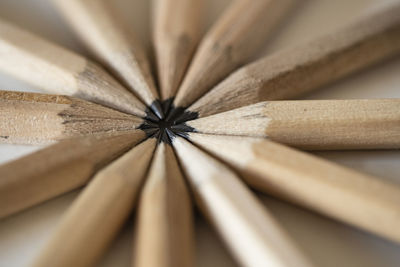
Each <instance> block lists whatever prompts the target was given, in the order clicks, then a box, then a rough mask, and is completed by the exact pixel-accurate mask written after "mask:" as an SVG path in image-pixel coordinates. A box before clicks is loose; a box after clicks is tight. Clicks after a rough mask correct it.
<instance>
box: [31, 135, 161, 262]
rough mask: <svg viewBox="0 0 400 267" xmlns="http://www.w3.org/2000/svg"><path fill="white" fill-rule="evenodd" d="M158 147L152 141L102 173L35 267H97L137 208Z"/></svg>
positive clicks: (80, 200)
mask: <svg viewBox="0 0 400 267" xmlns="http://www.w3.org/2000/svg"><path fill="white" fill-rule="evenodd" d="M155 144H156V140H155V139H148V140H146V141H145V142H143V143H141V144H140V145H138V146H136V147H135V148H133V149H132V150H130V151H129V152H127V153H126V154H125V155H123V156H122V157H121V158H119V159H118V160H116V161H115V162H113V163H112V164H110V165H109V166H107V167H106V168H105V169H104V170H102V171H100V172H99V173H98V174H97V175H96V176H95V177H94V178H93V180H92V181H91V182H90V183H89V185H88V187H87V188H85V190H84V192H83V193H82V194H81V195H80V196H79V197H78V199H77V200H76V201H75V202H74V203H73V204H72V206H71V207H70V208H69V210H68V211H67V213H66V214H65V215H64V217H63V218H62V219H61V222H60V224H59V225H58V227H57V228H56V229H55V231H54V233H53V235H52V236H51V238H50V240H49V241H48V242H47V243H46V244H45V246H44V248H43V249H42V250H41V252H40V253H39V256H38V257H37V258H36V259H35V261H34V264H33V266H38V267H42V266H54V267H64V266H65V267H70V266H93V265H94V264H95V263H96V262H97V260H98V259H99V258H100V257H101V255H102V253H103V252H104V250H106V249H107V247H108V245H109V244H110V243H111V241H112V240H113V239H114V237H115V235H116V234H117V233H118V230H119V229H120V228H121V227H122V225H123V223H124V221H125V220H126V219H127V217H128V215H129V214H130V212H131V211H132V209H133V207H134V206H135V204H136V199H137V194H138V192H139V189H140V187H141V184H142V182H143V179H144V177H145V174H146V170H147V168H148V165H149V163H150V160H151V156H152V154H153V150H154V147H155ZM133 163H135V167H132V164H133Z"/></svg>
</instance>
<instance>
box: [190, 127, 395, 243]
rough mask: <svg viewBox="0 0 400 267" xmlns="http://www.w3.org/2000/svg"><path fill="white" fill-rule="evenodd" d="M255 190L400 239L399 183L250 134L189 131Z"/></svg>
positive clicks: (385, 235)
mask: <svg viewBox="0 0 400 267" xmlns="http://www.w3.org/2000/svg"><path fill="white" fill-rule="evenodd" d="M190 140H191V141H193V142H195V143H196V144H198V145H200V146H201V147H203V148H204V149H206V150H208V151H209V152H211V153H212V154H214V155H217V156H218V157H220V158H221V159H223V160H224V161H226V162H227V163H228V164H230V165H231V166H233V167H234V168H235V169H236V170H237V171H238V172H240V174H241V175H242V176H243V178H244V179H245V181H246V182H247V183H248V184H250V185H251V186H252V187H254V188H255V189H258V190H260V191H262V192H266V193H269V194H272V195H274V196H276V197H279V198H283V199H284V200H287V201H290V202H292V203H294V204H296V205H301V206H303V207H306V208H308V209H311V210H314V211H316V212H318V213H321V214H323V215H326V216H329V217H331V218H333V219H337V220H339V221H342V222H344V223H348V224H350V225H353V226H355V227H358V228H360V229H363V230H366V231H368V232H370V233H374V234H377V235H379V236H381V237H384V238H386V239H388V240H391V241H394V242H400V230H399V228H398V225H399V224H400V186H399V185H397V184H393V183H390V182H386V181H383V180H382V179H380V178H378V177H372V176H369V175H366V174H362V173H358V172H356V171H353V170H351V169H348V168H345V167H341V166H340V165H337V164H335V163H331V162H329V161H326V160H323V159H319V158H317V157H315V156H312V155H309V154H306V153H303V152H300V151H297V150H294V149H291V148H288V147H285V146H283V145H280V144H278V143H274V142H272V141H268V140H263V139H257V138H250V137H228V136H211V135H201V134H190Z"/></svg>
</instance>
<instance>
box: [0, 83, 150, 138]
mask: <svg viewBox="0 0 400 267" xmlns="http://www.w3.org/2000/svg"><path fill="white" fill-rule="evenodd" d="M0 114H1V115H0V117H1V119H0V143H10V144H34V145H38V144H49V143H53V142H55V141H59V140H62V139H67V138H71V137H79V136H88V135H94V134H105V133H124V132H129V131H132V130H133V129H136V128H138V127H139V126H140V125H141V124H142V123H143V119H140V118H138V117H135V116H132V115H128V114H125V113H121V112H119V111H116V110H113V109H110V108H106V107H104V106H101V105H97V104H94V103H91V102H87V101H85V100H81V99H78V98H74V97H69V96H61V95H47V94H38V93H26V92H13V91H0Z"/></svg>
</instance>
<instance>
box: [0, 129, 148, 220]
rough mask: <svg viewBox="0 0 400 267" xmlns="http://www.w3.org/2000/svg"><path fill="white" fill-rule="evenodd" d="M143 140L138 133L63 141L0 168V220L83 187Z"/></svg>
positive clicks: (140, 133)
mask: <svg viewBox="0 0 400 267" xmlns="http://www.w3.org/2000/svg"><path fill="white" fill-rule="evenodd" d="M143 138H144V134H143V132H142V131H139V130H136V131H132V132H131V133H127V134H123V135H113V136H101V137H98V136H97V137H96V136H92V137H85V138H75V139H70V140H65V141H62V142H60V143H57V144H54V145H52V146H49V147H47V148H44V149H42V150H40V151H38V152H36V153H33V154H30V155H27V156H25V157H23V158H20V159H18V160H15V161H12V162H10V163H7V164H4V165H1V166H0V177H1V179H0V218H2V217H5V216H8V215H10V214H13V213H16V212H19V211H21V210H23V209H26V208H28V207H31V206H33V205H36V204H39V203H41V202H43V201H45V200H48V199H51V198H53V197H56V196H58V195H60V194H63V193H66V192H68V191H70V190H73V189H75V188H78V187H80V186H82V185H84V184H85V183H86V182H87V181H88V180H89V178H90V177H91V176H92V175H93V174H94V173H95V172H96V171H97V170H98V169H99V168H101V167H102V166H104V165H106V164H108V163H109V162H110V161H112V160H113V159H115V158H116V157H117V156H119V155H120V154H122V153H123V152H124V151H126V150H127V149H129V147H130V146H132V145H134V144H135V143H137V142H139V141H140V140H141V139H143Z"/></svg>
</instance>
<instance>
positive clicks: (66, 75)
mask: <svg viewBox="0 0 400 267" xmlns="http://www.w3.org/2000/svg"><path fill="white" fill-rule="evenodd" d="M0 71H2V72H5V73H7V74H9V75H12V76H14V77H16V78H19V79H21V80H23V81H25V82H27V83H30V84H32V85H34V86H36V87H38V88H40V89H43V90H45V91H48V92H50V93H55V94H62V95H69V96H76V97H80V98H83V99H86V100H90V101H93V102H96V103H99V104H103V105H106V106H109V107H112V108H116V109H118V110H121V111H123V112H127V113H131V114H135V115H138V116H145V112H144V110H145V106H144V105H143V104H142V103H141V102H140V101H139V100H138V99H137V98H136V97H135V96H134V95H133V94H132V93H130V92H128V91H127V90H126V89H125V88H124V87H122V86H121V85H120V84H119V83H118V82H117V81H116V80H115V79H114V78H112V77H111V76H110V75H109V74H108V73H107V72H105V71H104V70H103V69H102V68H101V67H100V66H98V65H96V64H95V63H94V62H90V61H88V60H87V59H85V58H84V57H82V56H80V55H78V54H76V53H74V52H72V51H69V50H67V49H65V48H63V47H60V46H58V45H56V44H53V43H51V42H49V41H47V40H44V39H42V38H40V37H38V36H36V35H34V34H32V33H29V32H27V31H25V30H22V29H20V28H19V27H17V26H15V25H12V24H11V23H8V22H5V21H3V20H0Z"/></svg>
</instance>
